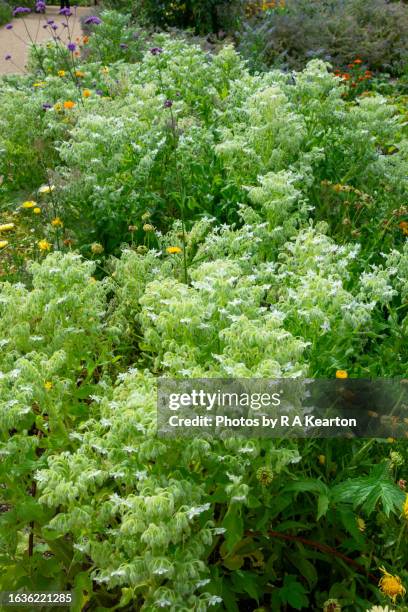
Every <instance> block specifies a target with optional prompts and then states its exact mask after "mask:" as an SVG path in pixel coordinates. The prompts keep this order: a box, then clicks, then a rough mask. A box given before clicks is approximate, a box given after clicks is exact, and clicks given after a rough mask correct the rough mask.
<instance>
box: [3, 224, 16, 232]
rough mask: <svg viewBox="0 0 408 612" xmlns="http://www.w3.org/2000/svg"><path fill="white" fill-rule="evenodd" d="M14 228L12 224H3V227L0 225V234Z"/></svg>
mask: <svg viewBox="0 0 408 612" xmlns="http://www.w3.org/2000/svg"><path fill="white" fill-rule="evenodd" d="M14 227H15V226H14V223H3V225H0V232H8V231H9V230H12V229H14Z"/></svg>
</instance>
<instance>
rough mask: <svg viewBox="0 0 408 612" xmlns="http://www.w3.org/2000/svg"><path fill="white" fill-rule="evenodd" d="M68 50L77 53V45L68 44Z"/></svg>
mask: <svg viewBox="0 0 408 612" xmlns="http://www.w3.org/2000/svg"><path fill="white" fill-rule="evenodd" d="M67 49H68V51H71V53H73V52H74V51H75V49H76V44H75V43H73V42H70V43H68V44H67Z"/></svg>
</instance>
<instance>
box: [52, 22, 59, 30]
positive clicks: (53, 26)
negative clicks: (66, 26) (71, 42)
mask: <svg viewBox="0 0 408 612" xmlns="http://www.w3.org/2000/svg"><path fill="white" fill-rule="evenodd" d="M51 27H52V29H53V30H54V31H55V30H58V26H57V24H56V23H54V25H52V26H51Z"/></svg>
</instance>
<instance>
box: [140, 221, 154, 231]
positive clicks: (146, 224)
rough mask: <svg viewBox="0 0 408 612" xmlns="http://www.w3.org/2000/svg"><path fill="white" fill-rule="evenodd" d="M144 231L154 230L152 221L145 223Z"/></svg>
mask: <svg viewBox="0 0 408 612" xmlns="http://www.w3.org/2000/svg"><path fill="white" fill-rule="evenodd" d="M143 231H144V232H154V226H153V225H151V223H145V224H144V226H143Z"/></svg>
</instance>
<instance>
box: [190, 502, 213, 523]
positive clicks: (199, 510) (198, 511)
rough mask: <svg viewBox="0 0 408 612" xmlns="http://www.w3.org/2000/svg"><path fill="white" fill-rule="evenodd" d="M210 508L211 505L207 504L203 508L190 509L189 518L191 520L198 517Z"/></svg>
mask: <svg viewBox="0 0 408 612" xmlns="http://www.w3.org/2000/svg"><path fill="white" fill-rule="evenodd" d="M210 506H211V504H209V503H207V504H203V505H202V506H195V507H193V508H190V509H189V510H187V516H188V518H189V519H190V520H191V519H193V518H194V517H195V516H198V515H199V514H202V513H203V512H206V511H207V510H209V508H210Z"/></svg>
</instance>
